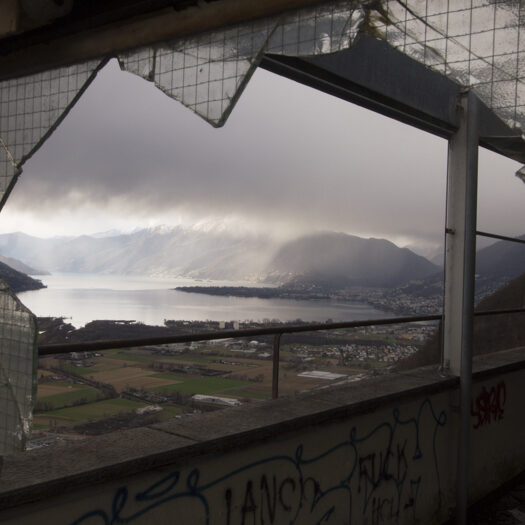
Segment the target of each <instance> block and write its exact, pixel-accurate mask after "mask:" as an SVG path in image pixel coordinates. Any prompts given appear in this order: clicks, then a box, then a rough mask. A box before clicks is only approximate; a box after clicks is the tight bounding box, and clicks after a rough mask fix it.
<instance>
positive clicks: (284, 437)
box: [0, 350, 525, 525]
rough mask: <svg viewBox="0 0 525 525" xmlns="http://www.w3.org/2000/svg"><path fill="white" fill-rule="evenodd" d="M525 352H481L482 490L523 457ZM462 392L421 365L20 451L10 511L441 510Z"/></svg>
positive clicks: (448, 502) (306, 514)
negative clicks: (121, 430) (21, 452)
mask: <svg viewBox="0 0 525 525" xmlns="http://www.w3.org/2000/svg"><path fill="white" fill-rule="evenodd" d="M523 355H524V354H523V351H519V350H517V351H510V352H502V353H500V354H499V355H496V356H483V357H482V358H480V359H478V362H477V364H476V368H475V369H476V370H477V371H476V375H475V386H474V392H473V399H474V401H475V403H474V406H473V415H472V424H473V428H474V427H475V428H474V430H473V432H472V433H473V441H472V465H473V466H472V469H471V480H472V496H473V497H474V498H476V499H478V498H479V497H482V496H484V495H485V494H486V493H487V492H489V491H490V490H493V489H494V488H495V487H496V486H498V485H499V484H501V483H502V482H504V481H506V480H507V479H510V477H512V476H515V475H516V474H518V473H519V472H520V471H521V470H524V469H525V453H524V452H523V451H522V450H521V448H522V444H523V443H525V422H522V415H521V401H520V400H521V399H523V395H524V394H525V370H524V367H525V361H524V360H523ZM502 385H504V386H502ZM457 401H458V400H457V379H455V378H448V377H443V376H441V375H440V374H439V373H438V371H437V370H436V369H433V368H422V369H418V370H414V371H411V372H404V373H399V374H392V375H388V376H379V377H375V378H371V379H367V380H364V381H361V382H358V383H351V384H349V385H346V386H343V387H337V388H331V389H324V390H321V391H318V392H311V393H307V394H304V395H300V396H297V397H295V398H283V399H278V400H275V401H271V402H264V403H258V404H255V405H251V406H241V407H234V408H230V409H225V410H223V411H219V412H212V413H208V414H202V415H199V416H192V417H188V418H182V419H177V420H172V421H170V422H167V423H163V424H158V425H153V426H151V427H148V428H144V429H134V430H129V431H125V432H117V433H113V434H108V435H105V436H102V437H98V438H93V439H90V440H87V441H82V442H79V443H74V444H68V445H65V446H63V447H54V448H51V449H39V450H35V451H32V452H27V453H24V454H17V455H13V456H10V457H8V458H6V459H5V463H4V468H3V470H2V473H1V476H0V508H2V509H4V510H3V511H2V512H0V521H2V522H3V523H4V522H5V523H8V524H11V523H13V524H14V523H24V524H28V525H31V524H33V523H34V524H36V523H38V524H40V523H42V522H47V521H46V520H47V518H46V516H47V517H49V520H50V522H51V521H52V522H53V523H57V524H60V523H64V524H73V523H78V524H80V523H83V524H88V525H95V524H98V523H100V524H106V523H155V524H156V523H174V522H175V523H183V524H185V523H188V524H198V523H203V524H207V523H209V524H215V523H217V524H231V525H233V524H236V523H239V524H245V525H252V524H259V523H260V524H262V523H297V524H308V523H318V522H319V521H320V520H321V521H322V520H325V522H327V523H337V524H339V523H370V524H379V523H442V522H444V521H445V520H446V519H447V518H448V517H449V515H450V509H451V508H453V507H454V494H455V487H454V479H455V464H456V453H455V450H456V438H457V418H458V415H457V412H456V406H457Z"/></svg>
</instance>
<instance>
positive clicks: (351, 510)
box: [71, 399, 447, 525]
mask: <svg viewBox="0 0 525 525" xmlns="http://www.w3.org/2000/svg"><path fill="white" fill-rule="evenodd" d="M446 422H447V416H446V412H445V411H444V410H443V411H440V412H437V411H436V410H435V409H434V407H433V405H432V402H431V400H430V399H425V400H424V401H422V402H421V404H420V405H419V407H418V409H417V410H416V411H415V413H413V414H410V415H406V416H404V417H403V415H402V414H401V411H400V410H399V409H397V408H396V409H394V410H393V411H392V412H391V414H390V416H389V417H388V418H387V419H386V420H385V421H382V422H380V423H379V424H376V425H374V426H373V428H371V429H369V430H368V431H366V432H360V429H359V428H358V427H356V426H354V427H348V426H347V425H345V424H341V425H338V426H337V427H336V429H335V430H334V428H332V429H329V428H328V427H327V426H324V427H319V428H318V429H317V430H316V432H317V434H318V439H316V440H315V441H313V440H312V438H310V440H306V439H305V440H304V441H305V442H306V443H308V445H305V442H303V443H296V444H292V446H293V448H292V450H293V451H294V452H293V453H292V454H286V453H285V454H279V453H277V454H274V453H272V454H265V453H264V450H265V448H266V449H268V450H272V451H274V452H275V450H279V451H280V450H290V442H291V441H292V440H293V439H294V438H293V437H291V438H290V441H287V442H286V441H285V442H281V444H280V445H279V446H278V447H277V446H272V444H271V443H270V444H268V445H267V446H266V447H259V448H257V449H254V453H253V456H254V460H253V461H249V462H247V463H245V464H241V465H237V466H235V468H231V469H228V468H227V466H228V462H229V461H235V458H234V457H233V459H231V458H232V456H231V453H230V455H229V456H228V455H225V456H224V460H223V461H222V462H220V463H219V465H220V467H219V471H218V470H217V466H216V465H215V467H213V468H212V469H210V470H212V472H207V470H208V469H207V468H206V463H203V465H201V466H200V467H199V468H193V469H191V470H188V471H181V470H174V471H172V472H169V473H165V475H163V476H162V477H160V479H158V480H155V481H154V482H153V483H151V484H150V485H149V486H147V488H145V489H144V488H142V489H140V488H137V485H138V483H134V484H133V485H130V486H122V487H120V488H118V489H117V490H116V491H115V493H114V494H112V495H110V494H108V498H109V499H108V503H109V505H108V506H107V507H104V506H103V507H100V508H95V509H93V510H90V511H88V512H86V513H84V514H83V515H82V516H80V517H78V519H75V520H74V521H72V522H71V525H81V524H82V525H113V524H126V523H140V522H143V523H154V522H162V523H164V522H165V520H166V516H170V517H171V520H170V523H173V524H185V523H191V524H197V523H198V524H200V523H202V524H203V525H215V524H220V525H265V524H274V523H275V524H277V523H290V524H308V523H312V524H313V523H316V524H321V523H369V524H372V525H379V524H380V523H388V522H396V521H398V520H399V518H400V517H401V516H403V515H404V514H405V513H410V516H411V517H414V518H416V517H417V514H418V497H419V496H420V495H421V494H422V493H423V492H426V493H427V495H428V494H429V493H430V494H432V496H435V495H437V496H438V498H439V495H440V494H441V482H440V470H439V461H438V451H437V435H438V432H439V430H440V429H441V428H442V427H444V426H445V425H446ZM329 432H332V433H333V432H335V433H336V439H334V438H333V437H332V438H331V439H329V440H328V441H327V440H326V439H325V438H324V437H323V433H329ZM327 442H328V443H330V444H329V445H325V446H324V447H321V446H318V445H316V443H327ZM261 451H262V452H261ZM99 501H100V499H99ZM437 506H439V501H438V503H437ZM435 510H437V509H435Z"/></svg>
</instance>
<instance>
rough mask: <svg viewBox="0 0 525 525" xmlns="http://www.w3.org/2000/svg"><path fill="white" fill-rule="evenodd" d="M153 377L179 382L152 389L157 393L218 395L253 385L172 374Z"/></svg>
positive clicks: (233, 380)
mask: <svg viewBox="0 0 525 525" xmlns="http://www.w3.org/2000/svg"><path fill="white" fill-rule="evenodd" d="M152 377H158V378H160V379H172V380H173V381H179V383H176V384H173V385H167V386H163V387H157V388H150V390H152V391H156V392H173V391H177V392H181V393H182V394H218V393H220V392H224V391H226V390H228V389H231V388H240V387H246V386H248V385H251V384H252V383H250V382H249V381H240V380H237V379H224V378H221V377H204V378H201V377H198V378H187V377H180V376H174V375H170V374H153V375H152Z"/></svg>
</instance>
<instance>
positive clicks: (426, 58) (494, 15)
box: [371, 0, 525, 127]
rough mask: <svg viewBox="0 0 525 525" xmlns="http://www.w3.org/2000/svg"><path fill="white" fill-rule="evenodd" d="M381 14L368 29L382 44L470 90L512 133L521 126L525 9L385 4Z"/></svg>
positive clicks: (477, 1) (492, 3)
mask: <svg viewBox="0 0 525 525" xmlns="http://www.w3.org/2000/svg"><path fill="white" fill-rule="evenodd" d="M379 14H381V15H382V16H375V17H372V19H371V24H372V26H373V27H374V29H375V30H376V32H377V35H378V36H379V37H380V38H384V39H385V40H386V41H387V42H388V43H389V44H391V45H392V46H393V47H395V48H397V49H399V50H400V51H402V52H403V53H406V54H407V55H409V56H411V57H412V58H414V59H416V60H418V61H419V62H422V63H423V64H425V65H427V66H429V67H431V68H432V69H434V70H436V71H438V72H440V73H442V74H444V75H446V76H448V77H450V78H452V79H454V80H456V81H457V82H459V83H460V84H462V85H465V86H471V87H472V88H473V89H474V90H475V91H476V93H477V94H478V96H479V97H480V98H481V100H483V102H485V104H487V106H489V107H490V108H491V109H493V110H494V112H495V113H497V114H498V115H499V116H500V117H501V118H502V119H503V120H505V121H506V123H507V124H509V125H510V126H511V127H516V126H521V125H523V124H525V84H524V79H525V54H524V52H525V26H524V24H523V22H524V20H525V18H524V17H525V4H524V5H522V2H520V1H519V0H507V1H505V0H424V1H422V0H407V1H401V0H387V1H383V6H382V9H381V10H379V11H377V12H376V15H379ZM522 26H524V27H522Z"/></svg>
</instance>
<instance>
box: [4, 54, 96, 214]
mask: <svg viewBox="0 0 525 525" xmlns="http://www.w3.org/2000/svg"><path fill="white" fill-rule="evenodd" d="M100 65H101V64H100V60H96V61H91V62H86V63H84V64H79V65H75V66H70V67H63V68H60V69H55V70H51V71H44V72H43V73H38V74H36V75H30V76H26V77H22V78H16V79H13V80H7V81H4V82H0V202H1V203H2V204H3V202H4V200H5V199H4V195H5V194H6V191H7V190H8V188H9V186H10V184H11V182H12V180H13V177H14V176H16V175H17V174H19V173H20V171H21V167H22V165H23V164H24V162H25V161H26V160H27V159H28V158H29V157H30V156H31V155H32V154H33V153H34V152H35V151H36V150H37V149H38V148H39V147H40V145H41V144H42V143H43V141H44V140H45V139H46V138H47V137H48V136H49V135H50V134H51V133H52V132H53V130H54V129H55V128H56V126H57V125H58V124H59V123H60V121H61V120H62V119H63V118H64V116H65V115H66V114H67V112H68V111H69V109H70V108H71V107H72V105H73V104H74V103H75V102H76V100H77V99H78V97H79V95H80V94H81V93H82V92H83V90H84V89H85V88H86V87H87V85H88V84H89V83H90V81H91V80H92V78H93V76H94V75H95V74H96V72H97V71H98V69H99V68H100Z"/></svg>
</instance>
